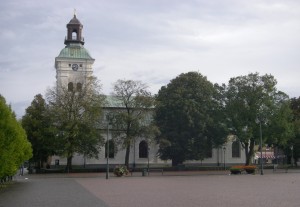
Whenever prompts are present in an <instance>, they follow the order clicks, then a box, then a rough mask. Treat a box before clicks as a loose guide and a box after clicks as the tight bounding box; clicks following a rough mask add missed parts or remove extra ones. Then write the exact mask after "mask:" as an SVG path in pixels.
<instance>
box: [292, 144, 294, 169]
mask: <svg viewBox="0 0 300 207" xmlns="http://www.w3.org/2000/svg"><path fill="white" fill-rule="evenodd" d="M291 151H292V159H291V164H292V167H293V166H294V146H293V145H292V146H291Z"/></svg>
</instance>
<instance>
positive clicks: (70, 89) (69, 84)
mask: <svg viewBox="0 0 300 207" xmlns="http://www.w3.org/2000/svg"><path fill="white" fill-rule="evenodd" d="M68 91H73V83H72V82H70V83H68Z"/></svg>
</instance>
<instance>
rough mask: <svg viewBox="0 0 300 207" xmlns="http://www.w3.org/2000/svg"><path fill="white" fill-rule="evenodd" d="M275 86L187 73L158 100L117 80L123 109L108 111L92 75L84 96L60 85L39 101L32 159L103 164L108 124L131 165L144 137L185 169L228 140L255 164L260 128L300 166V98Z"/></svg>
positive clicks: (29, 123) (32, 115)
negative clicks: (58, 158)
mask: <svg viewBox="0 0 300 207" xmlns="http://www.w3.org/2000/svg"><path fill="white" fill-rule="evenodd" d="M276 85H277V81H276V79H275V78H274V77H273V76H272V75H269V74H266V75H259V74H258V73H250V74H248V75H245V76H238V77H234V78H231V79H230V80H229V82H228V84H222V85H218V84H213V83H211V82H210V81H209V80H207V78H206V77H205V76H203V75H202V74H200V73H199V72H188V73H182V74H180V75H179V76H177V77H176V78H174V79H172V80H171V81H170V82H169V83H168V84H167V85H165V86H162V87H161V89H160V90H159V91H158V93H157V94H156V95H152V94H151V93H150V92H149V90H148V87H147V85H146V84H144V83H142V82H140V81H133V80H118V81H117V82H116V83H114V91H113V93H112V94H111V95H112V96H111V97H110V98H113V99H114V100H113V103H114V104H116V105H115V106H114V107H113V108H110V109H109V113H107V109H108V108H107V106H108V105H109V103H107V101H109V100H110V99H109V98H106V97H105V96H104V95H103V94H102V93H101V85H100V83H99V81H98V80H97V79H96V78H95V77H91V78H90V79H89V81H87V83H86V84H85V85H84V86H83V87H82V88H81V89H80V90H76V89H74V90H71V91H70V90H68V88H61V89H58V88H55V87H54V88H51V89H49V90H48V91H47V93H46V96H45V97H46V98H45V99H44V98H43V96H42V95H41V94H38V95H36V96H35V98H34V100H33V101H32V103H31V105H30V106H29V107H28V108H27V109H26V113H25V115H24V116H23V118H22V125H23V127H24V129H25V130H26V132H27V135H28V139H29V141H30V142H31V144H32V147H33V157H32V161H34V162H35V163H37V166H38V167H41V165H42V163H44V162H46V161H47V159H48V157H49V156H51V155H54V154H55V155H60V156H64V157H67V158H68V159H67V169H68V170H69V169H71V167H72V157H73V156H74V154H75V153H80V154H82V155H84V156H86V157H96V158H97V156H98V155H99V150H100V149H101V147H102V146H104V144H105V139H104V137H101V135H100V134H101V133H100V131H99V130H100V129H99V128H101V127H99V126H102V128H104V127H105V126H106V125H107V124H110V125H112V130H111V131H112V133H113V136H114V142H115V143H116V145H115V146H116V148H117V149H115V150H116V152H117V150H118V149H123V150H126V156H125V157H124V164H125V165H127V166H128V165H129V154H130V147H131V146H132V145H133V144H134V143H135V140H136V139H138V138H139V137H143V138H145V139H147V141H148V142H155V143H157V144H158V145H159V151H158V156H159V157H160V158H161V159H162V160H167V159H170V160H172V164H173V165H178V164H181V163H182V162H184V161H185V160H203V159H204V158H206V157H207V156H208V154H209V150H211V149H212V148H218V147H220V146H222V145H224V143H225V142H226V141H227V140H226V139H227V136H228V135H229V134H232V135H235V136H236V137H237V138H238V140H239V141H240V143H241V144H242V146H243V147H244V148H245V152H246V163H245V164H246V165H248V164H251V160H252V159H251V158H252V157H253V155H254V146H255V144H257V143H259V138H260V127H261V131H262V132H263V143H264V144H268V145H269V146H271V145H273V146H278V147H279V148H281V149H284V150H285V151H288V152H289V153H291V151H290V150H289V149H290V147H291V146H294V148H293V149H294V150H293V153H294V155H293V156H294V158H295V160H296V159H298V157H299V151H298V149H299V147H300V146H299V144H300V143H299V140H300V129H299V128H300V124H299V122H300V121H299V120H300V116H299V114H300V112H299V111H300V109H299V108H300V107H299V106H300V99H299V98H298V99H297V98H292V99H289V97H288V96H287V95H286V94H285V93H284V92H282V91H278V90H277V88H276ZM104 112H105V113H106V114H104ZM290 155H291V154H290Z"/></svg>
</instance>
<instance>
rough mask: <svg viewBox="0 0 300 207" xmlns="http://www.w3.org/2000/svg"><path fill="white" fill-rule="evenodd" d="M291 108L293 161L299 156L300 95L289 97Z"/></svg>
mask: <svg viewBox="0 0 300 207" xmlns="http://www.w3.org/2000/svg"><path fill="white" fill-rule="evenodd" d="M290 106H291V109H292V111H293V124H294V137H293V138H292V139H291V143H290V144H291V146H293V150H292V153H293V157H294V159H295V163H297V161H298V160H299V157H300V97H298V98H292V99H291V105H290Z"/></svg>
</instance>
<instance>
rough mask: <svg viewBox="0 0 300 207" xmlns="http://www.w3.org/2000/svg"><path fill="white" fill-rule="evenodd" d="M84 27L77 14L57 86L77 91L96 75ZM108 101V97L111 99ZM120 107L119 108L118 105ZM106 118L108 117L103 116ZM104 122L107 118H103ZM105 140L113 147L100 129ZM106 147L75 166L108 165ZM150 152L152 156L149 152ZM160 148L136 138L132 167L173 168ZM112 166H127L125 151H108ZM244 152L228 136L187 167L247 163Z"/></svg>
mask: <svg viewBox="0 0 300 207" xmlns="http://www.w3.org/2000/svg"><path fill="white" fill-rule="evenodd" d="M82 29H83V25H82V24H81V23H80V21H79V20H78V19H77V17H76V14H74V17H73V18H72V19H71V20H70V22H69V23H68V24H67V36H66V38H65V41H64V43H65V45H66V46H65V47H64V48H63V49H62V50H61V51H60V53H59V55H58V56H57V57H56V58H55V68H56V81H57V82H56V83H57V87H58V88H59V87H62V86H65V87H68V88H76V87H77V88H78V87H81V86H82V84H84V83H85V80H86V78H87V77H89V76H91V75H92V74H93V63H94V61H95V59H93V58H92V56H91V55H90V53H89V52H88V51H87V50H86V49H85V47H84V38H83V36H82ZM108 98H109V97H108ZM115 107H116V106H115V105H114V104H113V102H111V101H107V105H106V106H105V107H104V114H105V113H107V112H108V111H109V110H113V109H114V108H115ZM118 107H119V106H118ZM104 117H105V116H104ZM103 121H104V122H105V119H104V118H103ZM101 131H102V132H103V134H102V136H103V137H104V138H105V140H109V144H113V141H112V140H113V139H112V134H111V133H110V128H109V127H107V128H104V129H102V130H101ZM105 150H106V149H105V146H103V149H101V151H100V154H99V159H95V158H92V159H88V158H85V157H84V156H83V155H79V154H75V155H74V157H73V160H72V165H81V166H98V165H105V164H106V162H107V158H106V156H105V155H106V153H105ZM148 150H149V153H148ZM157 152H158V145H157V144H155V143H149V145H148V143H147V140H145V139H143V137H141V138H139V139H136V140H135V143H134V145H133V146H132V147H131V150H130V159H129V163H130V165H132V166H137V167H139V166H145V165H148V164H150V166H155V167H158V166H161V167H163V166H171V163H172V162H171V160H166V161H165V160H161V159H160V158H159V157H158V155H157ZM108 154H109V163H110V164H111V165H118V164H124V163H125V150H118V151H117V152H116V153H114V152H109V153H108ZM148 155H149V156H148ZM245 159H246V158H245V150H244V149H243V148H242V146H241V144H240V142H239V141H238V140H236V138H235V137H234V136H228V139H227V143H226V144H225V145H224V146H222V147H220V148H217V149H212V152H211V153H210V157H208V158H206V159H204V160H202V161H198V160H190V161H186V162H185V163H183V164H185V165H209V166H223V165H225V164H226V165H235V164H241V163H245ZM66 163H67V159H66V158H63V157H58V156H53V157H52V161H51V165H58V164H59V165H66Z"/></svg>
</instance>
